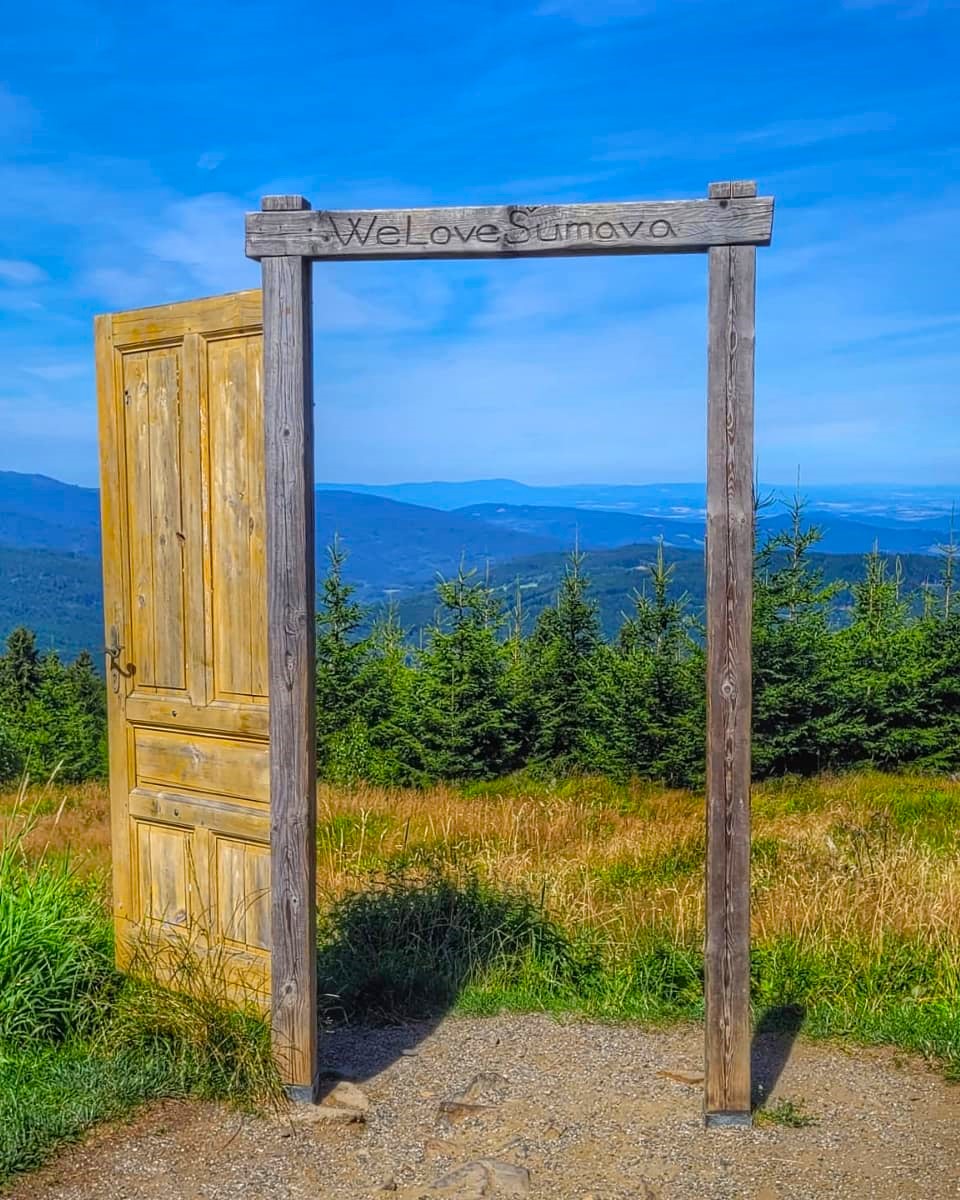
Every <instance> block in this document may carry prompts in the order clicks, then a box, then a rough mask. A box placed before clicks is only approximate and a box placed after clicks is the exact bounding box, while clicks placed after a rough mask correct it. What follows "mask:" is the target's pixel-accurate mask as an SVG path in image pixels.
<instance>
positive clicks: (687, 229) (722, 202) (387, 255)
mask: <svg viewBox="0 0 960 1200" xmlns="http://www.w3.org/2000/svg"><path fill="white" fill-rule="evenodd" d="M772 228H773V199H772V197H769V196H757V195H756V194H755V191H754V194H751V195H750V196H745V195H741V194H735V195H727V196H712V195H711V197H710V198H709V199H707V200H660V201H645V200H642V201H628V202H625V203H623V204H541V205H529V206H526V207H524V206H521V205H494V206H489V207H481V208H409V209H396V210H393V209H365V210H361V211H351V212H326V211H317V212H310V211H305V210H296V209H286V210H278V209H272V210H271V211H267V212H255V213H248V214H247V243H246V250H247V254H248V256H249V257H250V258H266V257H268V256H270V255H288V254H293V255H302V256H304V257H307V258H315V259H346V260H353V259H365V258H369V259H391V258H407V259H418V258H522V257H547V256H557V255H574V254H680V253H693V252H697V251H704V250H707V249H709V248H710V247H711V246H738V245H747V246H765V245H767V244H768V243H769V241H770V236H771V231H772Z"/></svg>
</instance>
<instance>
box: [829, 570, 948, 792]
mask: <svg viewBox="0 0 960 1200" xmlns="http://www.w3.org/2000/svg"><path fill="white" fill-rule="evenodd" d="M852 590H853V614H852V620H851V622H850V624H849V625H848V626H847V627H846V628H845V629H842V630H841V631H840V632H839V633H838V634H837V636H836V638H835V645H836V648H837V656H836V666H837V671H838V686H837V734H838V737H837V749H836V755H835V757H836V761H837V763H838V764H842V765H843V766H856V765H858V764H873V765H874V766H878V767H887V768H890V767H895V766H897V765H899V764H903V763H908V762H911V761H913V760H915V759H917V758H919V757H922V755H923V754H924V752H925V750H926V749H928V741H929V739H928V731H927V730H925V729H924V721H923V675H924V669H923V649H924V646H923V643H924V631H923V627H922V623H921V622H919V621H916V620H914V621H911V620H910V619H909V604H908V603H907V602H906V601H905V600H904V598H903V597H902V595H901V577H900V564H899V561H898V562H897V563H896V565H895V568H894V573H893V575H892V576H891V575H890V574H889V573H888V568H887V562H886V560H885V559H884V558H883V556H882V555H881V554H880V553H879V551H878V550H876V549H874V551H873V552H872V553H871V554H869V555H867V557H866V559H865V562H864V577H863V579H862V580H860V581H859V582H858V583H856V584H854V585H853V589H852Z"/></svg>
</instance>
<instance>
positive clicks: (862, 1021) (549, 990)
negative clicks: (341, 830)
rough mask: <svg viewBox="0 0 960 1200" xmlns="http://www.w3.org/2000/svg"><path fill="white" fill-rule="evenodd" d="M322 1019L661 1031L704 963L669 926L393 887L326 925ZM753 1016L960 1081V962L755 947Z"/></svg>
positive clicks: (782, 940) (520, 901)
mask: <svg viewBox="0 0 960 1200" xmlns="http://www.w3.org/2000/svg"><path fill="white" fill-rule="evenodd" d="M319 967H320V992H321V994H322V996H323V1001H322V1003H323V1006H324V1010H325V1014H326V1017H327V1019H328V1020H335V1021H336V1020H346V1021H351V1022H400V1021H406V1020H415V1019H419V1018H423V1017H426V1016H430V1015H434V1014H439V1013H442V1012H444V1011H447V1010H450V1009H452V1010H455V1011H458V1012H461V1013H464V1014H470V1015H488V1014H491V1013H496V1012H500V1011H514V1012H532V1011H537V1012H553V1013H573V1014H577V1015H581V1016H585V1017H591V1018H595V1019H599V1020H610V1021H620V1020H642V1021H652V1022H662V1021H668V1020H677V1019H690V1020H701V1019H702V1017H703V952H702V949H701V947H700V945H699V944H693V943H687V944H684V943H683V942H680V941H678V940H677V938H676V936H675V933H674V931H673V930H671V929H670V928H668V927H666V926H663V927H662V928H660V929H657V928H648V929H645V930H644V931H642V932H641V933H638V935H637V936H636V937H635V939H634V940H633V942H632V943H630V944H628V945H621V944H611V943H610V942H609V941H608V940H606V939H605V938H604V936H603V934H602V932H601V931H599V930H591V929H586V928H585V929H580V930H578V931H568V930H564V929H563V928H561V927H560V926H559V925H558V924H557V923H556V922H554V921H552V920H551V919H550V918H549V917H547V916H546V915H545V914H544V913H543V911H542V910H541V908H540V907H539V905H538V904H537V903H536V901H535V900H534V899H532V898H530V897H527V896H524V895H522V894H519V893H510V892H508V891H504V890H500V889H496V888H494V887H491V886H490V885H488V884H484V883H481V882H480V881H478V880H476V879H471V878H467V879H465V880H462V881H460V882H457V881H454V880H453V879H451V878H449V877H445V876H444V875H443V874H442V873H439V872H438V873H435V874H434V875H433V876H431V877H428V878H426V879H415V878H404V877H403V876H393V877H385V878H381V879H378V880H375V881H373V880H372V881H369V883H368V886H366V887H365V888H364V890H363V891H359V892H357V893H355V894H353V895H350V896H348V897H346V898H345V899H343V900H341V901H340V902H339V903H338V904H336V905H335V906H334V907H333V908H332V909H331V911H330V912H329V913H328V914H327V915H326V917H325V919H324V920H323V921H322V923H321V930H320V954H319ZM751 985H752V986H751V991H752V998H753V1004H754V1008H755V1011H756V1013H757V1015H758V1016H759V1015H760V1014H761V1013H763V1012H767V1011H770V1010H776V1009H778V1008H787V1007H789V1008H793V1009H797V1010H799V1011H801V1012H802V1013H803V1014H804V1017H803V1022H802V1028H803V1032H804V1033H805V1034H807V1035H809V1036H813V1037H824V1038H844V1039H848V1040H852V1041H856V1042H861V1043H864V1044H889V1045H894V1046H900V1047H902V1048H904V1049H907V1050H911V1051H914V1052H917V1053H920V1054H924V1055H927V1056H929V1057H931V1058H933V1059H935V1060H937V1061H939V1062H940V1063H941V1064H942V1065H943V1067H944V1069H945V1071H946V1073H947V1075H948V1076H950V1077H954V1078H960V1003H958V997H960V986H958V975H957V964H956V963H955V962H952V961H951V960H950V959H949V958H948V957H947V956H944V955H943V954H941V953H939V952H938V951H937V949H936V948H935V947H932V946H927V945H924V944H923V943H921V942H920V941H918V940H916V939H902V940H896V939H892V938H891V939H888V940H887V941H886V942H885V943H884V944H883V946H882V948H880V949H877V947H876V946H871V945H869V944H867V943H859V942H854V941H851V942H847V943H835V944H832V945H831V946H830V948H829V951H824V950H823V949H821V948H819V947H818V946H817V945H816V944H814V945H810V944H806V943H804V942H802V941H801V940H799V939H795V938H787V937H779V938H776V939H773V940H771V941H770V942H767V943H765V944H762V945H759V946H756V947H754V950H753V952H752V955H751Z"/></svg>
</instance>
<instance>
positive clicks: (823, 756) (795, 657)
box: [753, 494, 842, 776]
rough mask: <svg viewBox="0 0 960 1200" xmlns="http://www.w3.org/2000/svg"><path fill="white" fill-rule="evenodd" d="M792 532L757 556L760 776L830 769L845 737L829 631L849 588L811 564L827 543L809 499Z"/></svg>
mask: <svg viewBox="0 0 960 1200" xmlns="http://www.w3.org/2000/svg"><path fill="white" fill-rule="evenodd" d="M789 516H790V522H789V525H788V526H787V528H786V529H785V530H783V531H782V532H781V533H778V534H776V535H773V536H771V537H769V538H767V540H766V541H765V543H764V544H763V545H762V546H761V548H760V549H759V551H758V553H757V556H756V567H755V576H754V607H753V768H754V773H755V774H757V775H760V776H765V775H774V774H784V773H785V772H796V773H799V774H806V773H809V772H811V771H815V770H817V769H819V768H820V767H822V766H827V765H828V764H829V763H830V762H831V761H832V759H833V757H834V755H835V750H836V745H837V741H838V737H839V733H838V730H837V727H836V726H837V721H836V716H837V714H836V705H837V701H838V696H837V694H836V682H837V680H836V675H835V672H834V669H833V668H834V666H835V662H834V658H833V655H832V648H833V647H832V638H831V633H830V627H829V615H830V609H831V605H832V603H833V601H834V599H835V597H836V596H837V594H838V592H839V591H840V588H841V587H842V585H841V584H837V583H833V584H826V583H824V580H823V573H822V571H821V570H820V568H818V567H814V566H813V564H812V563H811V561H810V552H811V551H812V550H813V548H814V547H815V546H816V545H817V543H818V542H819V541H820V539H821V537H822V531H821V530H820V528H819V527H818V526H816V525H807V524H806V523H805V520H804V505H803V501H802V499H801V497H800V496H799V494H798V495H796V496H794V498H793V500H792V501H791V503H790V504H789Z"/></svg>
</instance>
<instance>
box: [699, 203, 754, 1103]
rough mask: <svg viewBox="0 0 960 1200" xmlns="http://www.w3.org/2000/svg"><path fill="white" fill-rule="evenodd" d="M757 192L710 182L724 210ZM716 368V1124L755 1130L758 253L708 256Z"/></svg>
mask: <svg viewBox="0 0 960 1200" xmlns="http://www.w3.org/2000/svg"><path fill="white" fill-rule="evenodd" d="M755 190H756V188H755V185H753V184H750V183H719V184H711V186H710V196H711V197H712V198H715V199H716V200H718V201H722V200H729V201H730V203H733V202H734V200H733V198H734V197H737V196H744V195H753V194H754V192H755ZM709 277H710V278H709V301H708V313H709V330H708V363H707V870H706V925H707V930H706V955H705V1005H706V1014H705V1015H706V1034H705V1039H706V1040H705V1088H704V1116H705V1120H706V1123H707V1125H749V1124H750V731H751V668H752V655H751V622H752V608H753V365H754V310H755V278H756V250H755V249H754V248H753V247H752V246H716V247H712V248H711V249H710V255H709Z"/></svg>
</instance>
